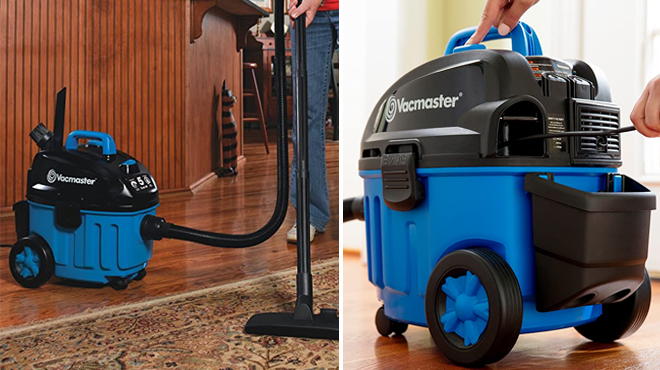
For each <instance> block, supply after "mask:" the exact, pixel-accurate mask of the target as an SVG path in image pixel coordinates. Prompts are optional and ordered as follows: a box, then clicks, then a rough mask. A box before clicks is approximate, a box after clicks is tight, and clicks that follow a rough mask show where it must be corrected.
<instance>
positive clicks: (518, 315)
mask: <svg viewBox="0 0 660 370" xmlns="http://www.w3.org/2000/svg"><path fill="white" fill-rule="evenodd" d="M425 306H426V322H427V324H428V327H429V331H430V332H431V336H432V337H433V341H435V344H436V345H437V346H438V347H439V348H440V350H441V351H442V353H444V355H445V356H447V358H449V359H450V360H451V361H453V362H455V363H457V364H459V365H462V366H483V365H486V364H490V363H493V362H496V361H499V360H501V359H502V358H503V357H504V356H506V355H507V354H508V353H509V352H510V351H511V349H512V348H513V346H514V345H515V344H516V340H518V335H519V334H520V328H521V327H522V317H523V304H522V296H521V294H520V287H519V285H518V279H516V275H515V274H514V273H513V270H511V267H510V266H509V264H508V263H507V262H506V261H505V260H504V259H503V258H502V257H500V256H499V255H498V254H497V253H495V252H493V251H491V250H489V249H486V248H470V249H461V250H457V251H454V252H451V253H449V254H448V255H446V256H445V257H443V258H442V259H441V260H440V262H438V264H437V265H436V266H435V269H433V272H432V273H431V277H430V278H429V283H428V286H427V288H426V300H425Z"/></svg>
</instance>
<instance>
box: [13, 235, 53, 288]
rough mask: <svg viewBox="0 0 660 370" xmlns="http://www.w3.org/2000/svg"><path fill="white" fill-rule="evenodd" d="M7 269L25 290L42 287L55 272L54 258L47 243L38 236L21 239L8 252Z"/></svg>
mask: <svg viewBox="0 0 660 370" xmlns="http://www.w3.org/2000/svg"><path fill="white" fill-rule="evenodd" d="M9 269H10V270H11V274H12V276H13V277H14V279H15V280H16V281H17V282H18V283H19V284H21V285H22V286H24V287H26V288H38V287H40V286H42V285H44V284H45V283H46V282H47V281H48V280H50V278H51V276H53V273H54V272H55V258H54V257H53V251H51V249H50V247H49V246H48V243H47V242H46V241H45V240H44V239H43V238H42V237H40V236H38V235H29V236H26V237H24V238H21V239H20V240H19V241H17V242H16V244H14V246H13V247H12V248H11V251H10V252H9Z"/></svg>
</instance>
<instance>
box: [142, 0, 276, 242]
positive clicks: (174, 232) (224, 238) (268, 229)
mask: <svg viewBox="0 0 660 370" xmlns="http://www.w3.org/2000/svg"><path fill="white" fill-rule="evenodd" d="M284 76H285V67H284V1H283V0H275V83H276V89H277V114H278V122H277V130H278V132H277V201H276V203H275V210H274V211H273V215H272V216H271V218H270V220H268V222H267V223H266V224H265V225H264V226H263V227H262V228H261V229H259V230H257V231H255V232H252V233H250V234H243V235H232V234H221V233H214V232H210V231H203V230H195V229H191V228H188V227H184V226H179V225H175V224H173V223H169V222H166V221H165V219H163V218H161V217H156V216H151V215H148V216H145V217H144V218H143V219H142V224H141V225H140V234H141V235H142V238H144V239H146V240H161V239H162V238H170V239H179V240H187V241H191V242H194V243H200V244H206V245H210V246H214V247H223V248H245V247H251V246H254V245H257V244H260V243H263V242H264V241H266V240H267V239H269V238H270V237H271V236H273V234H275V232H277V230H279V228H280V226H282V222H284V218H285V216H286V212H287V208H288V205H289V199H288V197H289V150H288V142H287V140H288V137H287V127H286V124H285V119H286V103H285V100H284V89H285V83H284Z"/></svg>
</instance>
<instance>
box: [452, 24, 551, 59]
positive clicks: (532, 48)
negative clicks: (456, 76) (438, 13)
mask: <svg viewBox="0 0 660 370" xmlns="http://www.w3.org/2000/svg"><path fill="white" fill-rule="evenodd" d="M476 29H477V27H470V28H466V29H463V30H460V31H458V32H456V33H455V34H454V35H453V36H452V37H451V38H450V39H449V43H447V48H446V49H445V55H449V54H453V53H458V52H461V51H468V50H475V49H485V46H483V45H482V46H476V45H474V46H473V45H469V46H467V47H465V46H464V45H465V43H466V42H467V41H468V40H469V39H470V37H471V36H472V34H474V31H475V30H476ZM506 38H510V39H511V50H513V51H516V52H518V53H520V54H522V55H523V56H530V55H543V49H542V48H541V43H540V42H539V38H538V37H537V36H536V32H534V29H533V28H532V27H530V26H529V25H528V24H526V23H524V22H519V23H518V25H517V26H516V27H514V28H513V30H511V32H509V34H508V35H506V36H502V35H500V34H499V32H498V31H497V28H495V27H491V28H490V31H488V33H487V34H486V36H485V37H484V41H491V40H499V39H506Z"/></svg>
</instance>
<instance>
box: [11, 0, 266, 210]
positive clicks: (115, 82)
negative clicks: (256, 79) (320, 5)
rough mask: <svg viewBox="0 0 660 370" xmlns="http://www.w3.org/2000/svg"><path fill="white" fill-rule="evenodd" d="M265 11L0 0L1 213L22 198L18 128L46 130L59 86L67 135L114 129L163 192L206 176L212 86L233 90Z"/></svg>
mask: <svg viewBox="0 0 660 370" xmlns="http://www.w3.org/2000/svg"><path fill="white" fill-rule="evenodd" d="M266 15H267V13H265V12H264V11H263V10H262V9H260V8H259V7H257V6H256V5H254V4H253V3H251V2H250V1H249V0H159V1H152V0H95V1H87V0H69V1H58V2H57V3H55V2H54V1H39V0H0V25H2V27H0V148H4V149H2V153H3V154H1V155H0V212H3V211H8V210H10V209H11V208H10V207H11V205H12V204H13V203H14V202H16V201H18V200H21V199H23V198H24V197H25V190H26V186H27V185H26V178H27V170H28V168H29V167H30V165H31V162H32V158H33V157H34V155H35V153H36V151H37V146H36V145H35V144H34V143H33V142H32V141H31V140H30V138H29V136H28V134H29V132H30V131H31V130H32V128H33V127H34V126H36V125H37V123H39V122H44V123H45V124H47V125H48V126H49V127H50V128H51V129H52V122H53V118H54V106H55V94H56V93H57V91H58V90H60V89H61V88H62V87H67V88H68V94H67V108H66V115H65V125H66V128H65V129H66V133H68V132H70V131H72V130H76V129H81V130H93V131H101V132H106V133H108V134H110V135H112V137H113V138H114V139H115V141H116V143H117V148H118V149H120V150H122V151H125V152H127V153H129V154H131V155H133V156H134V157H136V158H137V159H138V160H140V161H141V162H142V163H144V165H145V166H146V167H147V168H148V169H149V170H150V171H151V173H152V174H153V175H154V177H155V178H156V182H157V183H158V186H159V188H160V189H161V190H162V191H163V192H170V191H190V189H191V188H194V186H195V184H198V183H200V180H203V179H205V178H209V177H210V176H212V175H213V170H215V169H216V168H218V167H219V166H220V164H221V163H222V160H221V150H220V138H219V134H218V128H217V127H215V126H217V125H215V126H214V123H213V122H214V121H213V120H214V117H213V113H214V112H213V97H214V88H215V93H218V94H219V93H220V91H221V89H222V83H223V81H224V80H226V81H227V85H228V86H229V87H230V88H231V89H232V90H233V91H234V93H235V94H236V95H237V96H239V97H240V96H241V92H242V90H241V89H242V73H243V72H242V51H241V49H242V48H243V47H244V46H245V35H246V33H247V31H248V29H249V28H250V26H252V25H254V24H255V23H256V21H257V19H258V18H260V17H263V16H266ZM241 104H242V101H240V100H239V102H238V103H237V105H236V108H235V111H234V112H235V114H236V120H237V122H240V118H241V113H240V112H241ZM239 124H240V123H239ZM239 138H240V136H239ZM241 151H242V146H241V144H239V155H240V154H242V152H241Z"/></svg>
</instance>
